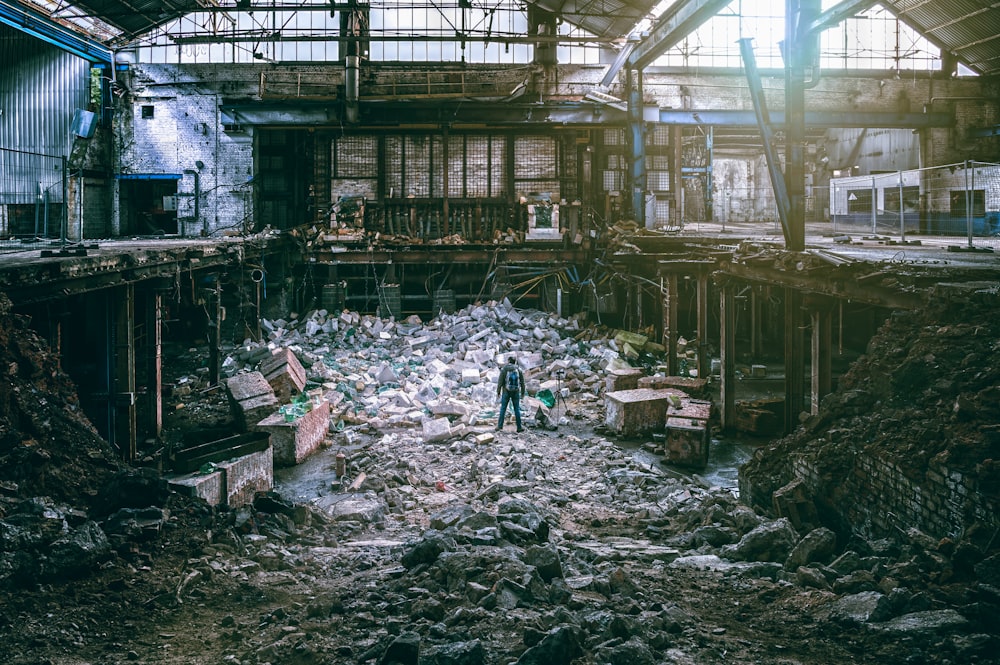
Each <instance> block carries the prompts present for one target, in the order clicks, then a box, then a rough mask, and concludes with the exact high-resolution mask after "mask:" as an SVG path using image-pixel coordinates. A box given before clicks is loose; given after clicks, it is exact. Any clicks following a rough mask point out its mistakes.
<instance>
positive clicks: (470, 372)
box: [462, 367, 480, 384]
mask: <svg viewBox="0 0 1000 665" xmlns="http://www.w3.org/2000/svg"><path fill="white" fill-rule="evenodd" d="M479 381H480V376H479V370H478V369H476V368H475V367H467V368H466V369H463V370H462V383H469V384H473V383H479Z"/></svg>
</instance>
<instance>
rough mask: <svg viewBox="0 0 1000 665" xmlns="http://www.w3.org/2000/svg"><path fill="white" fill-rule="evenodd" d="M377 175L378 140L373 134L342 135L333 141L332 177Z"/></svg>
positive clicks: (372, 176)
mask: <svg viewBox="0 0 1000 665" xmlns="http://www.w3.org/2000/svg"><path fill="white" fill-rule="evenodd" d="M377 175H378V141H377V140H376V138H375V137H374V136H344V137H340V138H337V139H334V141H333V177H334V178H374V177H376V176H377Z"/></svg>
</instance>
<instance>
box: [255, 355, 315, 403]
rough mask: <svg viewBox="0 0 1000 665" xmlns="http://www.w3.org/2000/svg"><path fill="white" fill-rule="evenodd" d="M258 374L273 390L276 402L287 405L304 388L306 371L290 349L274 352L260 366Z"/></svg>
mask: <svg viewBox="0 0 1000 665" xmlns="http://www.w3.org/2000/svg"><path fill="white" fill-rule="evenodd" d="M260 373H261V374H263V375H264V378H265V379H267V382H268V383H269V384H271V388H273V389H274V394H275V395H276V396H277V398H278V401H280V402H281V403H282V404H287V403H288V402H290V401H291V399H292V397H293V396H295V395H298V394H299V393H301V392H302V391H303V390H305V387H306V370H305V369H304V368H303V367H302V363H300V362H299V359H298V358H297V357H296V355H295V353H294V352H293V351H292V350H291V349H286V348H280V349H277V350H275V352H274V353H273V354H272V355H271V357H270V358H267V359H265V360H264V361H263V362H261V364H260Z"/></svg>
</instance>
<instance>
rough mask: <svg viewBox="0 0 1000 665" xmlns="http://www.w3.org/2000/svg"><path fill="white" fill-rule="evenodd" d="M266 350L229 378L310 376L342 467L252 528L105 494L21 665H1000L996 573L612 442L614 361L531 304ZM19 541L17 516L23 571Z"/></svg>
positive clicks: (3, 517) (13, 597)
mask: <svg viewBox="0 0 1000 665" xmlns="http://www.w3.org/2000/svg"><path fill="white" fill-rule="evenodd" d="M265 328H266V329H267V330H268V340H267V341H266V342H263V343H259V344H250V343H247V344H244V345H241V346H240V347H239V348H238V349H234V350H233V352H232V353H231V354H230V355H229V357H228V358H227V359H226V361H225V363H226V373H227V374H229V375H231V376H236V375H237V374H239V373H249V372H252V371H258V370H259V368H260V366H261V364H262V362H263V361H264V360H267V359H270V358H274V357H275V351H279V350H282V352H284V350H290V351H291V352H293V353H294V354H295V358H297V359H298V360H299V361H300V362H301V365H302V366H303V367H304V369H305V370H306V377H305V382H304V384H302V386H301V388H302V390H304V391H305V393H307V394H310V395H313V394H315V393H314V391H317V390H319V391H321V392H322V394H323V395H325V396H326V399H327V400H328V401H329V402H330V403H332V404H334V407H333V408H334V413H335V414H336V415H335V417H334V418H333V420H332V423H331V424H332V426H331V432H330V438H331V444H332V445H331V446H330V447H327V448H323V449H321V450H319V451H317V452H316V453H315V454H314V455H312V456H310V457H309V458H308V459H306V460H305V461H303V462H302V463H301V464H297V465H295V466H291V467H288V468H284V469H281V470H279V472H278V473H277V475H276V478H275V488H274V490H273V491H272V492H268V493H260V494H258V495H257V496H256V498H255V500H254V501H253V502H252V503H251V504H249V505H245V506H241V507H239V508H236V509H230V510H224V511H215V510H212V509H209V508H208V507H207V506H204V505H198V504H197V503H196V502H191V503H176V501H177V499H176V498H175V497H164V496H163V495H162V494H161V493H160V489H161V487H162V485H161V484H160V483H159V482H157V479H156V478H155V476H154V475H151V474H150V472H148V471H147V472H137V473H134V474H131V475H129V476H125V477H120V478H119V479H118V480H116V481H114V482H108V483H107V484H108V488H107V490H106V491H102V492H100V493H99V498H95V502H94V503H95V505H100V506H102V508H101V511H102V512H100V513H99V515H98V513H97V512H96V511H97V508H95V509H94V510H95V513H94V515H95V518H93V519H91V520H90V523H91V524H92V526H87V527H84V526H83V525H84V524H85V523H87V520H86V519H81V517H83V516H80V515H77V514H76V513H71V512H70V511H64V512H63V514H62V515H63V517H64V520H65V523H66V525H67V526H68V525H70V524H79V525H80V526H78V527H73V528H75V529H76V530H77V531H79V533H80V537H79V538H78V539H77V542H76V544H75V545H73V546H72V547H68V546H67V547H63V546H62V545H60V548H61V549H60V548H57V549H58V551H60V552H69V553H70V554H68V555H66V556H64V557H63V560H66V561H77V562H79V563H78V566H77V568H76V569H75V570H74V571H72V576H73V578H74V579H72V580H70V579H68V578H69V576H70V574H69V572H65V571H64V572H65V575H66V577H65V578H64V577H61V576H58V575H48V576H34V577H21V578H16V579H15V578H13V577H6V578H3V584H0V640H2V641H3V643H4V644H5V652H4V657H5V658H6V660H7V662H12V663H37V662H70V661H72V662H92V663H102V664H104V663H107V664H111V663H116V664H117V663H125V662H149V663H178V664H179V663H220V662H221V663H230V664H234V665H251V664H253V665H263V664H264V663H302V664H311V663H317V664H318V663H337V664H341V663H343V664H347V663H351V664H372V663H374V664H377V665H390V664H391V663H403V664H408V665H409V664H412V665H457V664H461V665H501V664H504V665H506V664H508V663H518V664H521V665H529V664H539V665H541V664H545V665H561V664H565V665H570V664H573V665H591V664H592V665H597V664H604V663H612V664H616V665H617V664H626V663H628V664H629V665H656V664H659V663H723V662H725V663H737V664H742V665H750V664H757V663H780V662H789V663H790V662H796V663H803V664H807V665H835V664H836V665H841V664H842V663H846V662H853V663H904V662H905V663H936V664H939V665H944V664H945V663H952V664H954V663H990V662H994V663H995V662H998V661H997V658H996V656H995V654H996V653H997V652H998V649H997V646H998V644H997V642H998V634H997V628H996V626H995V622H994V621H993V617H994V616H995V612H996V609H997V608H996V606H997V603H996V601H995V598H994V597H993V596H991V595H990V593H989V589H990V588H1000V580H997V579H996V571H997V570H998V566H997V565H996V564H997V561H996V559H997V557H996V555H995V554H993V555H992V556H990V557H986V558H982V559H981V560H977V561H976V562H975V563H971V564H970V565H971V568H972V571H973V572H974V574H975V575H976V581H975V583H973V581H971V580H970V579H969V578H960V577H956V576H955V575H950V574H949V562H948V561H947V560H945V559H944V558H942V557H941V556H940V553H939V551H938V550H939V545H938V544H937V543H934V542H928V541H926V540H921V539H919V538H911V539H906V540H895V541H894V540H890V539H884V540H866V539H864V538H861V537H858V536H855V537H853V538H843V537H842V536H841V534H840V533H835V532H833V531H832V530H831V529H830V528H827V527H825V526H820V525H809V526H803V524H802V523H798V524H796V523H793V521H792V520H789V519H787V518H784V517H782V518H777V517H766V516H764V515H761V514H758V513H757V512H755V511H754V510H753V509H751V508H750V507H748V506H747V505H744V504H743V503H741V502H740V501H739V500H738V499H737V497H736V495H735V488H731V487H711V486H709V485H708V483H706V482H705V481H704V480H702V479H701V478H700V477H698V476H695V475H685V474H681V473H678V472H676V471H675V470H673V469H671V468H668V467H664V466H663V465H661V464H660V462H659V460H655V459H652V458H651V456H650V455H649V454H648V453H646V452H644V451H643V450H641V449H639V450H630V449H628V448H627V447H624V446H623V444H622V442H620V441H614V440H611V439H609V438H606V437H604V436H602V435H600V434H599V433H598V432H597V431H595V427H594V421H595V420H599V414H598V412H599V411H600V410H601V408H602V393H603V390H604V386H605V380H606V379H608V376H607V374H608V372H610V371H612V370H613V369H615V368H616V363H619V362H621V360H620V355H621V353H622V350H623V349H622V347H621V346H620V343H619V342H618V341H616V339H615V338H616V337H617V335H614V334H611V335H600V336H594V335H593V332H594V331H593V330H591V329H588V328H584V327H583V326H582V325H581V323H580V321H579V320H578V319H560V318H558V317H552V316H550V315H547V314H543V313H540V312H522V311H519V310H516V309H515V308H513V307H511V306H510V304H509V303H498V304H493V305H491V306H475V307H470V308H467V309H465V310H463V311H461V312H458V313H456V314H453V315H443V316H440V317H438V318H437V319H434V320H432V321H430V322H426V323H424V322H421V321H419V320H417V319H407V320H403V321H392V320H384V319H379V318H377V317H370V316H362V315H359V314H357V313H352V312H341V313H339V314H335V315H331V314H330V313H328V312H322V311H317V312H312V313H310V314H308V315H307V316H305V317H303V318H301V319H291V320H288V321H268V322H266V324H265ZM632 341H633V342H634V341H635V340H634V339H633V340H632ZM630 343H631V342H630ZM511 353H513V354H515V355H516V356H517V357H518V359H519V362H520V363H521V366H522V368H524V369H525V370H526V378H527V380H528V382H529V384H530V388H529V392H530V393H532V394H533V395H535V396H536V399H537V404H539V405H541V406H544V402H543V401H542V400H541V399H538V396H539V394H540V393H541V392H542V391H544V390H549V391H550V392H552V394H553V395H556V394H558V395H559V396H560V397H562V398H563V399H564V400H565V404H564V405H562V404H560V406H557V407H555V408H550V409H549V410H548V411H547V412H546V411H543V410H540V409H536V407H535V406H534V404H535V402H531V404H532V406H531V407H530V409H529V412H530V415H531V417H533V418H535V423H536V425H537V424H542V423H541V422H540V421H539V414H540V413H541V414H543V415H544V414H546V413H548V416H547V418H548V421H547V423H546V426H545V427H535V428H532V429H528V430H527V431H526V432H525V433H523V434H517V435H515V434H514V433H513V431H512V430H510V429H508V430H507V431H504V432H494V431H493V427H494V425H495V420H494V418H495V411H494V407H495V380H496V376H497V371H498V369H497V362H498V360H502V359H504V358H505V357H506V356H507V355H509V354H511ZM287 359H288V358H287V357H286V360H287ZM559 370H562V371H563V376H562V378H561V380H560V379H558V378H556V379H554V378H553V377H555V376H557V375H558V373H559ZM194 374H195V375H197V374H198V373H197V372H195V373H194ZM858 376H860V375H858ZM619 378H621V377H619ZM855 380H860V379H858V377H857V376H856V377H855ZM553 381H555V383H552V382H553ZM563 391H565V392H563ZM218 392H219V391H214V392H205V393H202V392H201V391H198V390H194V391H192V392H190V393H189V394H188V395H186V396H185V399H186V402H185V403H187V404H193V403H194V402H196V401H197V398H198V396H199V395H200V396H201V398H202V399H208V398H217V397H218V396H219V395H218ZM546 408H548V407H546ZM183 413H187V414H191V413H197V410H196V409H193V408H185V409H181V410H179V411H177V412H175V414H174V415H177V414H183ZM207 413H211V414H212V416H213V417H214V415H215V413H214V411H211V410H210V411H208V412H207ZM591 416H593V417H591ZM185 424H186V426H190V422H189V421H185ZM597 429H600V428H597ZM45 445H46V446H57V445H60V444H59V443H58V442H53V441H46V442H45ZM338 455H339V456H341V458H340V459H338V457H337V456H338ZM344 458H346V459H344ZM340 465H343V468H342V469H341V467H340ZM126 497H127V500H126ZM21 500H27V496H26V495H25V496H23V497H21ZM116 502H117V504H119V506H118V507H116V508H115V509H114V510H110V509H108V508H107V507H106V506H110V505H112V504H114V503H116ZM125 503H127V504H128V506H127V508H128V509H127V510H125V508H126V507H125V506H124V505H122V504H125ZM4 505H6V504H4ZM38 513H39V514H43V515H48V513H47V512H46V511H45V510H39V511H38ZM105 516H107V517H105ZM112 516H115V517H112ZM18 519H20V518H18ZM46 519H48V520H49V521H48V523H49V524H54V525H55V526H56V527H57V528H56V529H54V530H56V531H60V530H65V529H66V527H63V526H62V523H60V522H58V520H55V521H53V520H52V519H51V518H50V517H47V518H46ZM19 526H20V523H19V522H18V521H17V520H13V521H12V520H10V519H9V515H8V514H0V560H3V561H10V560H13V559H15V558H17V557H18V556H20V555H19V554H18V552H19V551H20V550H21V549H23V542H24V541H23V540H19V539H18V538H19V537H18V535H17V534H19V533H22V532H21V531H18V530H17V528H18V527H19ZM101 533H103V534H104V538H103V539H102V536H101V535H100V534H101ZM84 534H89V535H90V536H91V540H92V541H94V542H97V543H98V547H97V548H96V549H93V550H88V549H87V547H86V546H85V545H86V542H87V541H86V540H85V539H84V538H83V535H84ZM104 541H106V542H107V545H104V544H103V543H104ZM50 542H51V541H50ZM87 552H96V553H95V554H86V555H85V554H83V553H87ZM47 560H48V559H44V560H42V561H47ZM976 584H978V586H976ZM24 589H29V590H30V593H24Z"/></svg>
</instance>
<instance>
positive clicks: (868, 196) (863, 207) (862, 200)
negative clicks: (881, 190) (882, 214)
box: [847, 189, 872, 213]
mask: <svg viewBox="0 0 1000 665" xmlns="http://www.w3.org/2000/svg"><path fill="white" fill-rule="evenodd" d="M871 211H872V190H870V189H849V190H847V212H848V213H861V212H869V213H870V212H871Z"/></svg>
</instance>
